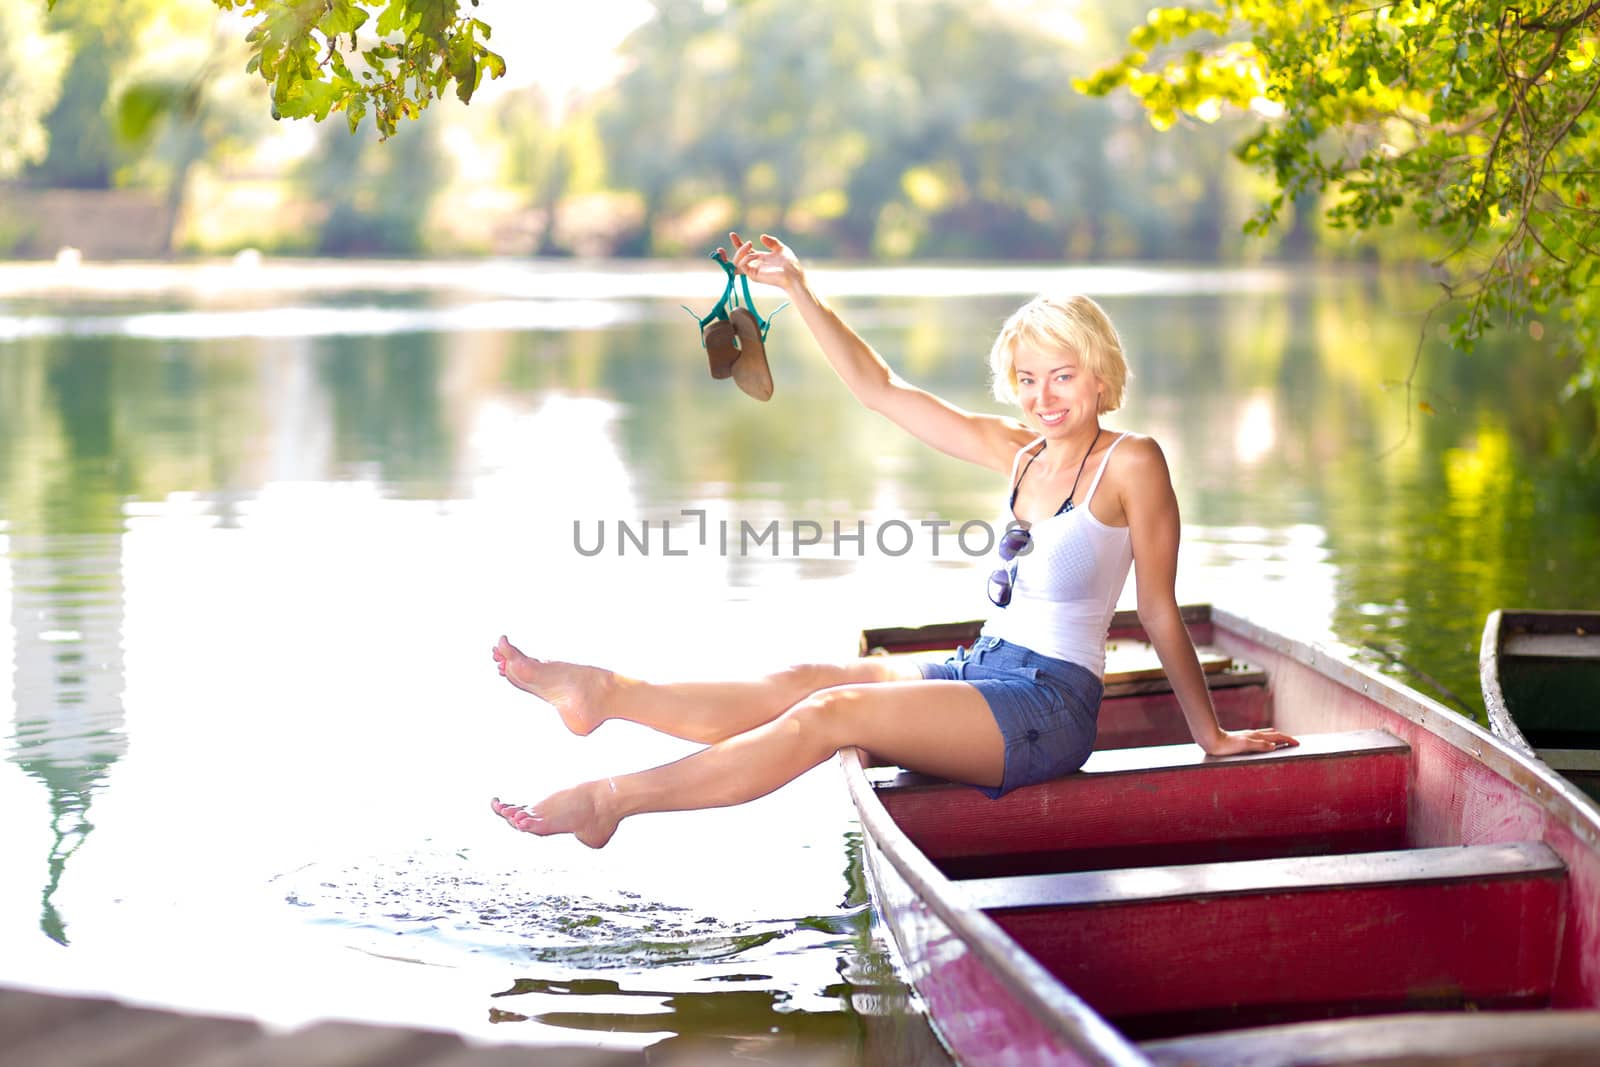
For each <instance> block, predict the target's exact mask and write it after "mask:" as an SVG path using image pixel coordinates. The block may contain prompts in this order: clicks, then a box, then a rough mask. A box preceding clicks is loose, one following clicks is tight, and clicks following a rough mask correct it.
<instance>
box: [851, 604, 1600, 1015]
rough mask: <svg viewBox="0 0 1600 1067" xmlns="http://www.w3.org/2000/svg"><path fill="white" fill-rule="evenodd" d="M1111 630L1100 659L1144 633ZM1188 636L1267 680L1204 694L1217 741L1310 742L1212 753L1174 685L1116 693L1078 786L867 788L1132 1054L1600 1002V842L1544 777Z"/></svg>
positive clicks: (1228, 647) (1347, 683) (1305, 666)
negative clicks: (1349, 1023) (1131, 1043)
mask: <svg viewBox="0 0 1600 1067" xmlns="http://www.w3.org/2000/svg"><path fill="white" fill-rule="evenodd" d="M1119 621H1120V622H1121V625H1120V628H1114V630H1113V635H1112V636H1113V639H1114V640H1120V641H1135V640H1138V639H1139V638H1140V637H1141V636H1142V635H1141V634H1140V633H1139V631H1138V629H1137V624H1136V622H1135V623H1132V624H1129V623H1128V622H1126V621H1125V620H1122V619H1121V617H1119ZM1189 625H1190V629H1191V632H1192V633H1193V634H1194V636H1195V637H1196V639H1197V641H1198V642H1199V643H1202V644H1212V643H1214V644H1215V646H1216V647H1217V648H1220V649H1221V650H1222V651H1224V652H1225V653H1227V654H1228V655H1230V656H1232V657H1233V659H1234V661H1235V664H1236V665H1247V666H1246V669H1252V668H1253V669H1256V670H1257V674H1256V675H1255V677H1254V680H1252V681H1250V682H1249V684H1239V678H1238V673H1239V672H1238V670H1237V668H1236V669H1235V671H1234V672H1232V673H1233V675H1234V676H1233V677H1231V678H1228V679H1219V680H1221V681H1222V685H1221V686H1220V687H1218V688H1214V690H1213V696H1214V700H1215V702H1216V704H1217V707H1218V712H1219V716H1220V717H1222V718H1223V722H1224V725H1225V726H1228V727H1230V728H1241V727H1245V726H1260V725H1267V724H1275V725H1277V726H1279V727H1280V728H1282V729H1284V730H1287V731H1289V732H1291V733H1295V734H1297V735H1300V736H1301V739H1302V742H1303V744H1302V745H1301V747H1300V748H1297V749H1284V750H1280V751H1277V752H1273V753H1264V754H1260V755H1252V756H1245V757H1230V758H1227V759H1220V760H1219V759H1210V758H1204V757H1203V755H1202V754H1201V753H1200V751H1199V749H1198V748H1197V747H1196V746H1194V745H1193V744H1192V743H1191V742H1190V739H1189V737H1188V734H1187V731H1186V728H1185V726H1184V720H1183V716H1182V714H1181V712H1180V710H1179V708H1178V706H1177V703H1176V700H1175V698H1174V697H1173V696H1172V694H1171V693H1170V692H1150V691H1142V692H1128V693H1123V694H1120V695H1111V694H1112V687H1110V686H1109V685H1108V690H1107V691H1108V696H1107V699H1106V701H1105V704H1104V705H1103V707H1102V710H1101V718H1100V740H1099V743H1098V745H1097V751H1096V753H1095V755H1094V756H1093V757H1091V759H1090V762H1089V764H1088V765H1086V766H1085V768H1084V769H1083V771H1082V772H1080V773H1078V774H1074V775H1071V776H1068V777H1066V778H1062V779H1059V780H1057V781H1053V782H1048V783H1044V784H1042V785H1038V786H1032V787H1028V788H1025V789H1020V790H1017V791H1015V792H1013V793H1011V794H1009V795H1008V796H1006V797H1003V798H1001V799H999V800H996V801H991V800H988V799H987V798H985V797H984V796H983V795H982V794H980V793H978V792H977V791H976V790H973V789H970V788H967V787H964V786H959V785H953V784H950V783H945V782H940V781H937V780H933V779H928V778H923V777H921V776H917V775H912V774H907V773H904V772H900V771H898V769H894V768H888V769H884V768H879V769H876V770H874V771H873V772H871V775H870V776H871V777H872V779H873V784H874V787H875V792H876V795H877V797H878V798H879V800H880V801H881V802H882V804H883V806H884V808H885V809H886V810H887V812H888V813H889V814H890V816H891V817H892V818H893V820H894V822H895V824H896V825H897V826H898V827H899V828H900V829H901V830H902V831H903V832H904V833H905V835H906V836H907V837H908V838H909V839H910V841H911V842H912V843H913V844H914V845H915V846H916V847H917V848H919V849H920V850H921V851H922V853H923V854H924V855H925V856H926V857H927V858H928V859H929V860H931V861H932V863H933V864H934V866H935V867H936V868H937V869H938V871H939V873H940V874H942V875H943V876H944V877H945V878H947V879H950V880H951V882H952V885H951V887H950V889H949V892H950V893H951V896H952V899H955V900H958V901H964V902H965V903H966V904H967V905H968V906H971V907H976V908H979V909H981V910H982V912H983V913H985V914H987V915H988V916H989V917H990V918H991V919H993V920H994V921H995V922H996V923H997V924H998V925H999V927H1000V928H1001V929H1002V930H1004V931H1005V932H1006V933H1007V934H1009V935H1010V937H1011V938H1013V939H1014V940H1015V941H1016V942H1017V944H1018V945H1020V946H1021V947H1022V948H1023V949H1024V950H1025V951H1026V952H1027V953H1028V954H1029V955H1031V956H1032V957H1033V958H1034V959H1035V960H1037V961H1038V962H1039V963H1040V964H1042V965H1043V966H1044V967H1045V968H1046V969H1047V970H1048V971H1049V972H1051V973H1052V974H1054V975H1055V976H1056V977H1057V978H1059V979H1060V980H1061V981H1062V982H1063V983H1064V984H1065V985H1066V986H1067V987H1068V988H1069V989H1070V990H1071V991H1072V992H1073V993H1075V994H1076V995H1077V996H1078V997H1080V998H1082V1000H1083V1001H1085V1002H1087V1004H1088V1005H1089V1006H1090V1007H1091V1008H1093V1009H1095V1010H1096V1011H1097V1012H1099V1013H1100V1014H1101V1015H1102V1016H1104V1017H1105V1018H1106V1019H1108V1020H1110V1021H1111V1022H1112V1024H1113V1025H1114V1026H1115V1027H1116V1028H1117V1029H1119V1030H1121V1031H1122V1032H1123V1033H1124V1034H1125V1035H1127V1036H1128V1037H1131V1038H1134V1039H1136V1040H1142V1039H1150V1038H1161V1037H1171V1036H1176V1035H1183V1034H1191V1033H1202V1032H1206V1031H1214V1030H1224V1029H1231V1028H1237V1027H1249V1026H1262V1025H1267V1024H1274V1023H1284V1022H1295V1021H1300V1020H1310V1019H1332V1018H1341V1017H1346V1016H1357V1015H1369V1014H1386V1013H1397V1012H1414V1011H1419V1010H1421V1011H1439V1010H1465V1011H1485V1010H1530V1009H1544V1008H1574V1007H1581V1008H1595V1007H1600V858H1597V856H1600V847H1597V844H1596V842H1595V841H1594V840H1591V839H1588V838H1587V837H1586V835H1587V834H1588V831H1586V830H1584V829H1582V828H1581V827H1580V826H1578V825H1576V824H1575V823H1574V821H1573V819H1572V818H1571V816H1570V809H1568V808H1563V807H1562V806H1561V802H1550V803H1547V801H1550V800H1551V798H1550V796H1549V795H1548V793H1547V792H1546V791H1545V790H1547V789H1548V787H1547V786H1544V785H1542V784H1541V782H1540V781H1538V780H1533V779H1536V778H1537V775H1535V774H1534V773H1533V772H1531V771H1522V770H1519V767H1520V765H1518V764H1510V765H1507V764H1505V763H1504V762H1503V761H1502V762H1501V763H1500V764H1497V767H1498V769H1491V767H1490V766H1489V765H1488V763H1489V762H1492V761H1486V760H1485V759H1484V754H1483V751H1482V750H1481V749H1479V750H1474V748H1473V744H1472V739H1473V738H1474V737H1475V736H1476V734H1475V733H1474V731H1475V729H1476V728H1475V727H1467V726H1464V725H1456V724H1451V725H1450V727H1449V731H1451V732H1448V733H1449V736H1450V737H1452V738H1454V740H1446V736H1442V735H1441V732H1439V731H1437V730H1436V729H1433V728H1429V726H1428V723H1427V717H1428V715H1430V714H1432V715H1448V714H1450V713H1448V712H1446V711H1444V710H1443V709H1438V708H1436V707H1430V706H1428V705H1425V704H1420V703H1419V704H1415V705H1413V704H1406V705H1405V706H1404V707H1391V706H1389V704H1391V703H1394V700H1393V698H1392V697H1389V696H1386V695H1384V694H1385V692H1387V691H1386V690H1384V688H1383V687H1382V686H1376V687H1374V686H1372V685H1367V686H1365V688H1366V689H1367V690H1368V691H1367V692H1363V685H1362V679H1361V675H1360V673H1359V672H1353V674H1352V676H1351V677H1336V676H1330V672H1328V671H1327V670H1324V669H1320V668H1319V667H1317V666H1313V665H1311V664H1309V663H1306V662H1302V661H1301V659H1297V658H1295V657H1294V656H1291V655H1288V654H1285V653H1284V652H1281V651H1279V650H1277V649H1275V648H1273V647H1269V646H1268V644H1265V643H1259V642H1257V641H1255V640H1253V639H1251V638H1249V637H1246V636H1243V635H1242V634H1240V633H1236V632H1233V631H1232V630H1230V629H1228V628H1227V627H1225V626H1223V625H1220V624H1218V625H1215V626H1214V625H1213V624H1212V623H1211V622H1210V621H1209V618H1207V619H1201V620H1197V619H1192V618H1191V619H1190V620H1189ZM1333 673H1334V675H1337V672H1333ZM1268 678H1270V684H1269V683H1268V681H1267V679H1268ZM1143 688H1144V689H1145V690H1148V689H1150V688H1151V687H1150V686H1148V685H1146V686H1143ZM1436 725H1437V724H1436ZM1460 737H1465V738H1466V739H1467V742H1466V743H1465V744H1463V743H1462V742H1461V740H1460ZM1519 774H1526V775H1527V776H1528V778H1529V780H1521V779H1519V777H1518V775H1519ZM1564 813H1565V814H1564ZM1580 838H1584V839H1582V840H1580Z"/></svg>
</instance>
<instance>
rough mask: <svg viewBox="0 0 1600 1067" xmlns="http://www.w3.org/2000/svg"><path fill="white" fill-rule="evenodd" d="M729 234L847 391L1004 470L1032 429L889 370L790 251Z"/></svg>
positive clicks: (747, 266) (928, 437)
mask: <svg viewBox="0 0 1600 1067" xmlns="http://www.w3.org/2000/svg"><path fill="white" fill-rule="evenodd" d="M729 237H731V238H732V240H733V246H734V252H733V265H734V267H735V268H737V269H738V270H739V271H740V272H742V273H744V274H746V275H748V276H749V277H750V278H751V279H752V280H753V281H758V282H763V283H765V284H767V285H772V286H776V287H777V288H779V289H782V290H783V292H784V294H785V295H786V296H788V298H789V301H790V302H791V303H792V304H793V305H794V306H795V308H796V310H798V311H799V312H800V317H801V318H802V319H804V320H805V324H806V328H807V329H809V330H810V331H811V336H812V337H814V338H816V340H817V344H818V345H820V346H821V347H822V352H823V355H824V356H826V357H827V359H828V363H829V365H830V366H832V367H833V370H834V373H836V374H837V375H838V376H839V379H840V380H841V381H843V382H844V384H845V387H846V388H848V389H849V390H850V393H851V395H852V396H854V397H855V398H856V400H858V401H860V402H861V404H862V405H863V406H864V407H866V408H868V409H869V410H871V411H876V412H878V413H879V414H880V415H883V416H884V417H885V418H887V419H888V420H889V421H890V422H893V423H894V424H895V425H896V426H898V427H900V428H901V429H902V430H904V431H906V432H907V433H909V434H911V435H912V436H913V437H915V438H917V439H918V440H919V441H922V442H923V443H925V444H928V445H931V446H932V447H934V448H936V449H938V450H939V451H941V452H944V453H946V454H947V455H951V456H954V457H955V458H957V459H963V460H966V461H967V462H969V463H976V464H978V465H979V466H980V467H988V468H989V469H991V470H998V471H1009V470H1010V469H1011V462H1012V459H1013V457H1015V455H1016V452H1017V449H1019V448H1021V447H1022V446H1023V445H1025V444H1027V443H1028V442H1029V441H1031V440H1033V438H1034V435H1033V434H1032V433H1030V432H1029V431H1028V429H1027V427H1025V426H1023V425H1022V423H1020V422H1018V421H1017V420H1015V419H1008V418H1002V417H1001V416H998V415H980V414H976V413H974V412H971V411H966V410H964V409H962V408H959V407H957V406H956V405H954V404H951V403H949V402H948V401H946V400H943V399H942V398H940V397H937V396H935V395H934V394H932V393H930V392H928V391H927V390H926V389H919V388H918V387H916V386H914V385H912V384H911V383H910V382H907V381H906V380H904V379H903V378H901V377H900V376H899V375H897V374H895V373H894V371H893V370H892V369H890V367H889V365H888V364H887V363H885V362H884V361H883V357H882V356H880V355H878V353H877V352H875V351H873V349H872V346H871V345H869V344H867V343H866V342H865V341H863V340H862V339H861V337H860V335H858V334H857V333H856V332H855V331H854V330H852V329H851V328H850V327H849V326H847V325H846V324H845V322H844V320H843V319H841V318H840V317H839V315H838V313H837V312H835V311H834V310H833V309H832V308H830V307H829V306H828V305H827V304H826V303H825V302H824V301H823V300H822V299H821V298H820V297H819V296H817V295H816V293H814V292H813V291H812V290H811V287H810V286H809V285H808V284H807V282H806V275H805V270H804V268H803V267H801V265H800V261H799V259H798V258H797V257H796V256H795V254H794V252H793V251H792V250H791V249H790V248H789V247H788V246H787V245H785V244H784V243H783V242H782V241H780V240H778V239H777V238H776V237H772V236H770V235H767V234H763V235H762V237H761V243H762V245H763V246H764V247H763V248H757V247H756V246H755V244H754V243H752V242H749V241H742V240H740V238H739V235H738V234H737V233H734V234H729Z"/></svg>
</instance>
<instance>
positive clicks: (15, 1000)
mask: <svg viewBox="0 0 1600 1067" xmlns="http://www.w3.org/2000/svg"><path fill="white" fill-rule="evenodd" d="M121 1010H122V1007H121V1006H120V1005H119V1004H117V1002H116V1001H114V1000H107V999H104V998H100V997H93V998H91V997H57V996H50V995H49V994H46V993H33V992H30V991H28V990H24V989H0V1049H6V1048H10V1047H12V1046H14V1045H18V1044H21V1043H22V1042H23V1041H25V1040H27V1039H28V1038H30V1037H33V1036H34V1035H36V1034H41V1033H46V1032H48V1031H50V1030H53V1029H55V1028H56V1027H58V1026H66V1025H69V1024H72V1023H76V1022H80V1021H82V1020H84V1019H87V1018H89V1017H90V1016H93V1015H98V1014H100V1013H102V1012H109V1011H121Z"/></svg>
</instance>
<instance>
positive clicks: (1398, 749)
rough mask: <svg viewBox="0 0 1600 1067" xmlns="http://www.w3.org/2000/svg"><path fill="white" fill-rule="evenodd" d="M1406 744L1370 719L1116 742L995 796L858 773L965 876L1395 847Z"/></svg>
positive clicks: (941, 861)
mask: <svg viewBox="0 0 1600 1067" xmlns="http://www.w3.org/2000/svg"><path fill="white" fill-rule="evenodd" d="M1410 753H1411V750H1410V749H1409V748H1408V747H1407V746H1406V744H1405V743H1404V742H1403V741H1400V740H1398V739H1396V738H1395V737H1393V736H1391V735H1389V734H1387V733H1384V732H1383V731H1381V730H1360V731H1352V732H1347V733H1329V734H1309V735H1307V736H1305V737H1302V738H1300V745H1299V747H1297V748H1285V749H1278V750H1277V751H1274V752H1261V753H1255V754H1251V755H1244V756H1226V757H1213V756H1207V755H1206V754H1205V753H1204V752H1203V751H1201V749H1200V748H1199V746H1197V745H1194V744H1192V743H1191V744H1187V745H1166V746H1160V747H1153V748H1128V749H1116V750H1112V751H1106V752H1095V753H1094V754H1093V755H1091V756H1090V757H1089V761H1088V763H1086V764H1085V765H1084V767H1083V769H1082V770H1081V771H1079V772H1077V773H1075V774H1071V775H1068V776H1066V777H1064V778H1058V779H1056V780H1055V781H1051V782H1044V783H1041V784H1039V785H1035V786H1027V787H1025V788H1022V789H1018V790H1015V791H1014V792H1012V793H1009V794H1007V795H1006V796H1003V797H1001V798H999V799H998V800H990V799H989V798H988V797H986V796H984V795H983V794H982V793H979V792H978V791H977V790H975V789H972V788H970V787H967V786H963V785H956V784H954V783H951V782H946V781H944V780H942V779H938V778H930V777H927V776H925V775H919V774H912V773H910V772H907V771H903V770H900V769H899V768H882V767H879V768H872V769H869V770H868V772H867V775H868V778H869V779H870V780H871V781H872V782H873V783H874V786H875V788H876V791H877V793H878V796H879V798H880V799H881V800H882V801H883V804H884V807H886V808H887V809H888V810H889V813H890V815H891V816H893V818H894V820H895V822H896V823H897V824H898V825H899V826H900V828H901V829H902V830H904V831H905V833H906V835H907V836H908V837H910V838H911V840H912V842H913V843H915V844H916V845H917V846H918V847H919V848H920V849H922V851H923V852H924V853H925V854H926V855H927V856H928V858H929V859H931V860H933V861H934V863H935V864H936V865H937V866H938V867H939V868H940V869H941V870H942V871H944V873H945V874H946V875H948V876H950V877H955V878H967V877H985V876H991V875H1009V874H1027V873H1040V872H1048V871H1082V870H1101V869H1107V868H1113V867H1133V866H1154V865H1164V864H1174V863H1202V862H1213V861H1219V860H1230V859H1256V858H1263V857H1270V856H1294V855H1309V854H1315V853H1321V852H1360V851H1373V850H1377V849H1392V848H1400V847H1403V846H1404V845H1405V843H1406V811H1407V781H1408V775H1407V769H1408V767H1407V765H1408V761H1409V759H1410Z"/></svg>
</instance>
